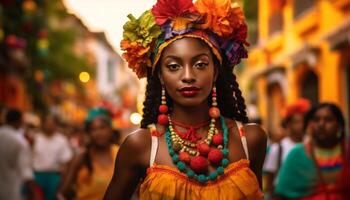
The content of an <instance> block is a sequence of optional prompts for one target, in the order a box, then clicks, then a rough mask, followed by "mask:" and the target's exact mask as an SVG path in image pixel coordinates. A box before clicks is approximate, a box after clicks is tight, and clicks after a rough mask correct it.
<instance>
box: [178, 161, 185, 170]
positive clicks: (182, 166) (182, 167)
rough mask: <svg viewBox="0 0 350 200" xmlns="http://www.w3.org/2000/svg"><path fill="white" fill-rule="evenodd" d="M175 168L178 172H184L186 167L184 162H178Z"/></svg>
mask: <svg viewBox="0 0 350 200" xmlns="http://www.w3.org/2000/svg"><path fill="white" fill-rule="evenodd" d="M176 165H177V168H178V169H179V170H180V171H184V170H185V169H186V165H185V163H184V162H182V161H179V162H178V163H177V164H176Z"/></svg>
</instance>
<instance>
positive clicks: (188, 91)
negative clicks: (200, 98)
mask: <svg viewBox="0 0 350 200" xmlns="http://www.w3.org/2000/svg"><path fill="white" fill-rule="evenodd" d="M198 92H199V88H197V87H193V86H191V87H183V88H181V89H180V93H181V95H182V96H184V97H194V96H196V95H197V94H198Z"/></svg>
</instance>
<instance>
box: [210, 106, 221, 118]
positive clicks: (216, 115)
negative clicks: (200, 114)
mask: <svg viewBox="0 0 350 200" xmlns="http://www.w3.org/2000/svg"><path fill="white" fill-rule="evenodd" d="M209 116H210V117H211V118H214V119H217V118H219V117H220V110H219V108H217V107H211V108H210V109H209Z"/></svg>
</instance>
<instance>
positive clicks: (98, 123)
mask: <svg viewBox="0 0 350 200" xmlns="http://www.w3.org/2000/svg"><path fill="white" fill-rule="evenodd" d="M90 136H91V142H92V143H93V144H95V145H97V146H99V147H103V146H106V145H109V144H111V140H112V129H111V127H110V125H109V124H108V123H107V122H106V121H105V120H104V119H102V118H100V117H98V118H95V119H94V120H92V122H91V125H90Z"/></svg>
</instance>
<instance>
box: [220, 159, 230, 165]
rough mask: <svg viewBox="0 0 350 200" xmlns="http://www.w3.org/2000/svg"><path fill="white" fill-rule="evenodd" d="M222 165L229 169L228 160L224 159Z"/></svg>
mask: <svg viewBox="0 0 350 200" xmlns="http://www.w3.org/2000/svg"><path fill="white" fill-rule="evenodd" d="M221 164H222V166H223V167H227V165H228V164H229V161H228V160H227V159H226V158H224V159H222V161H221Z"/></svg>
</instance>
